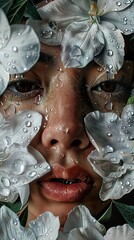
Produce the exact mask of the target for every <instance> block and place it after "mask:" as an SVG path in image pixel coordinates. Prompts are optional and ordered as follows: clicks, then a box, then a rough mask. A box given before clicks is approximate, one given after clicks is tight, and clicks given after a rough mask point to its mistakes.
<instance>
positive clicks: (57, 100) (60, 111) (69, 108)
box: [42, 79, 89, 150]
mask: <svg viewBox="0 0 134 240" xmlns="http://www.w3.org/2000/svg"><path fill="white" fill-rule="evenodd" d="M73 81H74V79H73ZM73 84H74V82H73ZM51 95H52V96H53V100H51V101H50V100H49V103H50V102H51V112H50V113H49V114H48V122H47V124H46V127H45V129H44V130H43V132H42V144H43V145H44V146H45V147H46V148H49V149H50V148H53V147H56V146H58V147H60V148H62V149H64V150H67V149H70V148H77V149H79V150H82V149H85V148H87V146H88V145H89V139H88V137H87V135H86V132H85V128H84V124H83V119H82V108H83V106H82V104H81V100H80V99H81V98H80V92H79V91H76V90H75V89H74V87H73V86H72V85H71V81H70V82H68V83H67V84H65V82H64V84H62V87H61V88H60V89H56V90H54V92H53V94H52V93H51Z"/></svg>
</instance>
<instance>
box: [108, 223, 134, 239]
mask: <svg viewBox="0 0 134 240" xmlns="http://www.w3.org/2000/svg"><path fill="white" fill-rule="evenodd" d="M133 237H134V229H133V228H131V227H130V225H129V224H124V225H122V226H117V227H111V228H109V229H108V230H107V233H106V235H105V236H104V239H105V240H113V239H114V240H119V239H122V240H130V239H133Z"/></svg>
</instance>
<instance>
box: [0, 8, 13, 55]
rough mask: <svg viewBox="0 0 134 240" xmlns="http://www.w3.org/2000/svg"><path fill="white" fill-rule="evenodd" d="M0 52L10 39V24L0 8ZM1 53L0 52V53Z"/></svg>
mask: <svg viewBox="0 0 134 240" xmlns="http://www.w3.org/2000/svg"><path fill="white" fill-rule="evenodd" d="M0 23H1V25H0V52H1V49H2V48H3V47H5V46H6V45H7V43H8V41H9V39H10V34H11V30H10V26H9V23H8V20H7V17H6V16H5V14H4V12H3V10H2V9H0ZM0 55H1V54H0Z"/></svg>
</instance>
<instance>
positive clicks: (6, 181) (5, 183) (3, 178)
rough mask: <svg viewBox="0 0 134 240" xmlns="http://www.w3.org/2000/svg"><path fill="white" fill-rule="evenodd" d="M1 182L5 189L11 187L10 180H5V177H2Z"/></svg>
mask: <svg viewBox="0 0 134 240" xmlns="http://www.w3.org/2000/svg"><path fill="white" fill-rule="evenodd" d="M1 182H2V183H3V185H4V186H5V187H9V186H10V185H11V183H10V180H9V179H8V178H6V177H2V178H1Z"/></svg>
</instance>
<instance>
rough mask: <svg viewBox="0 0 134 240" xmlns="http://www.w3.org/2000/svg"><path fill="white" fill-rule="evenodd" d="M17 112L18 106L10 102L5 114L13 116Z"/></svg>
mask: <svg viewBox="0 0 134 240" xmlns="http://www.w3.org/2000/svg"><path fill="white" fill-rule="evenodd" d="M15 113H16V107H15V106H14V105H13V104H10V105H9V106H8V107H7V108H5V109H4V114H5V115H7V116H12V115H14V114H15Z"/></svg>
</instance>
